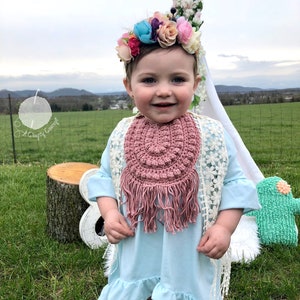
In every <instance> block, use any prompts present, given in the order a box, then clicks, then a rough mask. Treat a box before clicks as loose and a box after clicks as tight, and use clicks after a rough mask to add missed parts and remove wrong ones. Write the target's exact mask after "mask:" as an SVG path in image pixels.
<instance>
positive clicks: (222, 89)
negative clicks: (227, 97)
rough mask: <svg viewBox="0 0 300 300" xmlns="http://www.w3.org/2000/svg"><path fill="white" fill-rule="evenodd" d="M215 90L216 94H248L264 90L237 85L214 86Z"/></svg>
mask: <svg viewBox="0 0 300 300" xmlns="http://www.w3.org/2000/svg"><path fill="white" fill-rule="evenodd" d="M215 88H216V90H217V93H249V92H260V91H263V90H264V89H260V88H256V87H244V86H239V85H216V86H215Z"/></svg>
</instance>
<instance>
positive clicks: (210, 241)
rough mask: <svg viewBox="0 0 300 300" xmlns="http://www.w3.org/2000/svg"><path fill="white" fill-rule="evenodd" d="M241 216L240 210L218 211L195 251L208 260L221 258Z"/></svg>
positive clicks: (241, 211)
mask: <svg viewBox="0 0 300 300" xmlns="http://www.w3.org/2000/svg"><path fill="white" fill-rule="evenodd" d="M242 214H243V210H242V209H228V210H222V211H220V213H219V215H218V218H217V220H216V223H215V224H214V225H213V226H212V227H210V228H209V229H208V230H207V231H206V232H205V234H204V235H203V237H202V238H201V240H200V242H199V244H198V247H197V250H198V251H199V252H201V253H203V254H205V255H206V256H208V257H210V258H214V259H218V258H221V257H222V256H223V255H224V254H225V252H226V251H227V249H228V247H229V245H230V239H231V235H232V234H233V232H234V230H235V229H236V227H237V225H238V223H239V221H240V218H241V216H242Z"/></svg>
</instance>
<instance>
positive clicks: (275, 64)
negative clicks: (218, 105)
mask: <svg viewBox="0 0 300 300" xmlns="http://www.w3.org/2000/svg"><path fill="white" fill-rule="evenodd" d="M218 57H219V59H220V61H221V62H222V64H220V65H219V67H217V68H216V67H213V68H211V69H210V72H211V74H212V76H213V80H214V81H215V82H216V83H218V84H220V83H222V84H230V85H231V84H238V85H245V86H250V85H251V86H256V87H262V88H287V87H299V78H300V60H270V61H267V60H251V59H249V57H247V56H244V55H239V54H219V55H218Z"/></svg>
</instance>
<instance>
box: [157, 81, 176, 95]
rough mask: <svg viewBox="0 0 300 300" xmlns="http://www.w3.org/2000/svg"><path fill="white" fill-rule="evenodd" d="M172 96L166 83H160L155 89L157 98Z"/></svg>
mask: <svg viewBox="0 0 300 300" xmlns="http://www.w3.org/2000/svg"><path fill="white" fill-rule="evenodd" d="M171 94H172V90H171V88H170V86H169V85H168V84H166V83H162V84H160V85H159V86H158V87H157V91H156V95H157V96H158V97H169V96H171Z"/></svg>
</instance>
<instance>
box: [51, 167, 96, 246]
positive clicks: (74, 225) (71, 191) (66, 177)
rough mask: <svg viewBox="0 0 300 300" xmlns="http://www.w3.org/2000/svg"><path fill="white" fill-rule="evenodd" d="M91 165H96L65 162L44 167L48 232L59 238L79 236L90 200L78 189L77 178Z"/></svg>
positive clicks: (78, 237) (74, 238) (69, 238)
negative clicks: (47, 167) (80, 223)
mask: <svg viewBox="0 0 300 300" xmlns="http://www.w3.org/2000/svg"><path fill="white" fill-rule="evenodd" d="M92 168H98V166H96V165H93V164H88V163H81V162H68V163H62V164H58V165H54V166H52V167H50V168H49V169H48V170H47V182H46V187H47V193H46V194H47V196H46V197H47V208H46V210H47V233H48V234H49V235H50V236H51V237H52V238H54V239H56V240H58V241H59V242H62V243H67V242H74V241H77V240H80V234H79V222H80V219H81V217H82V215H83V214H84V212H85V211H86V209H87V208H88V207H89V204H88V203H87V202H86V201H85V200H84V199H83V198H82V196H81V194H80V192H79V182H80V179H81V177H82V175H83V174H84V173H85V172H86V171H87V170H89V169H92Z"/></svg>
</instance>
